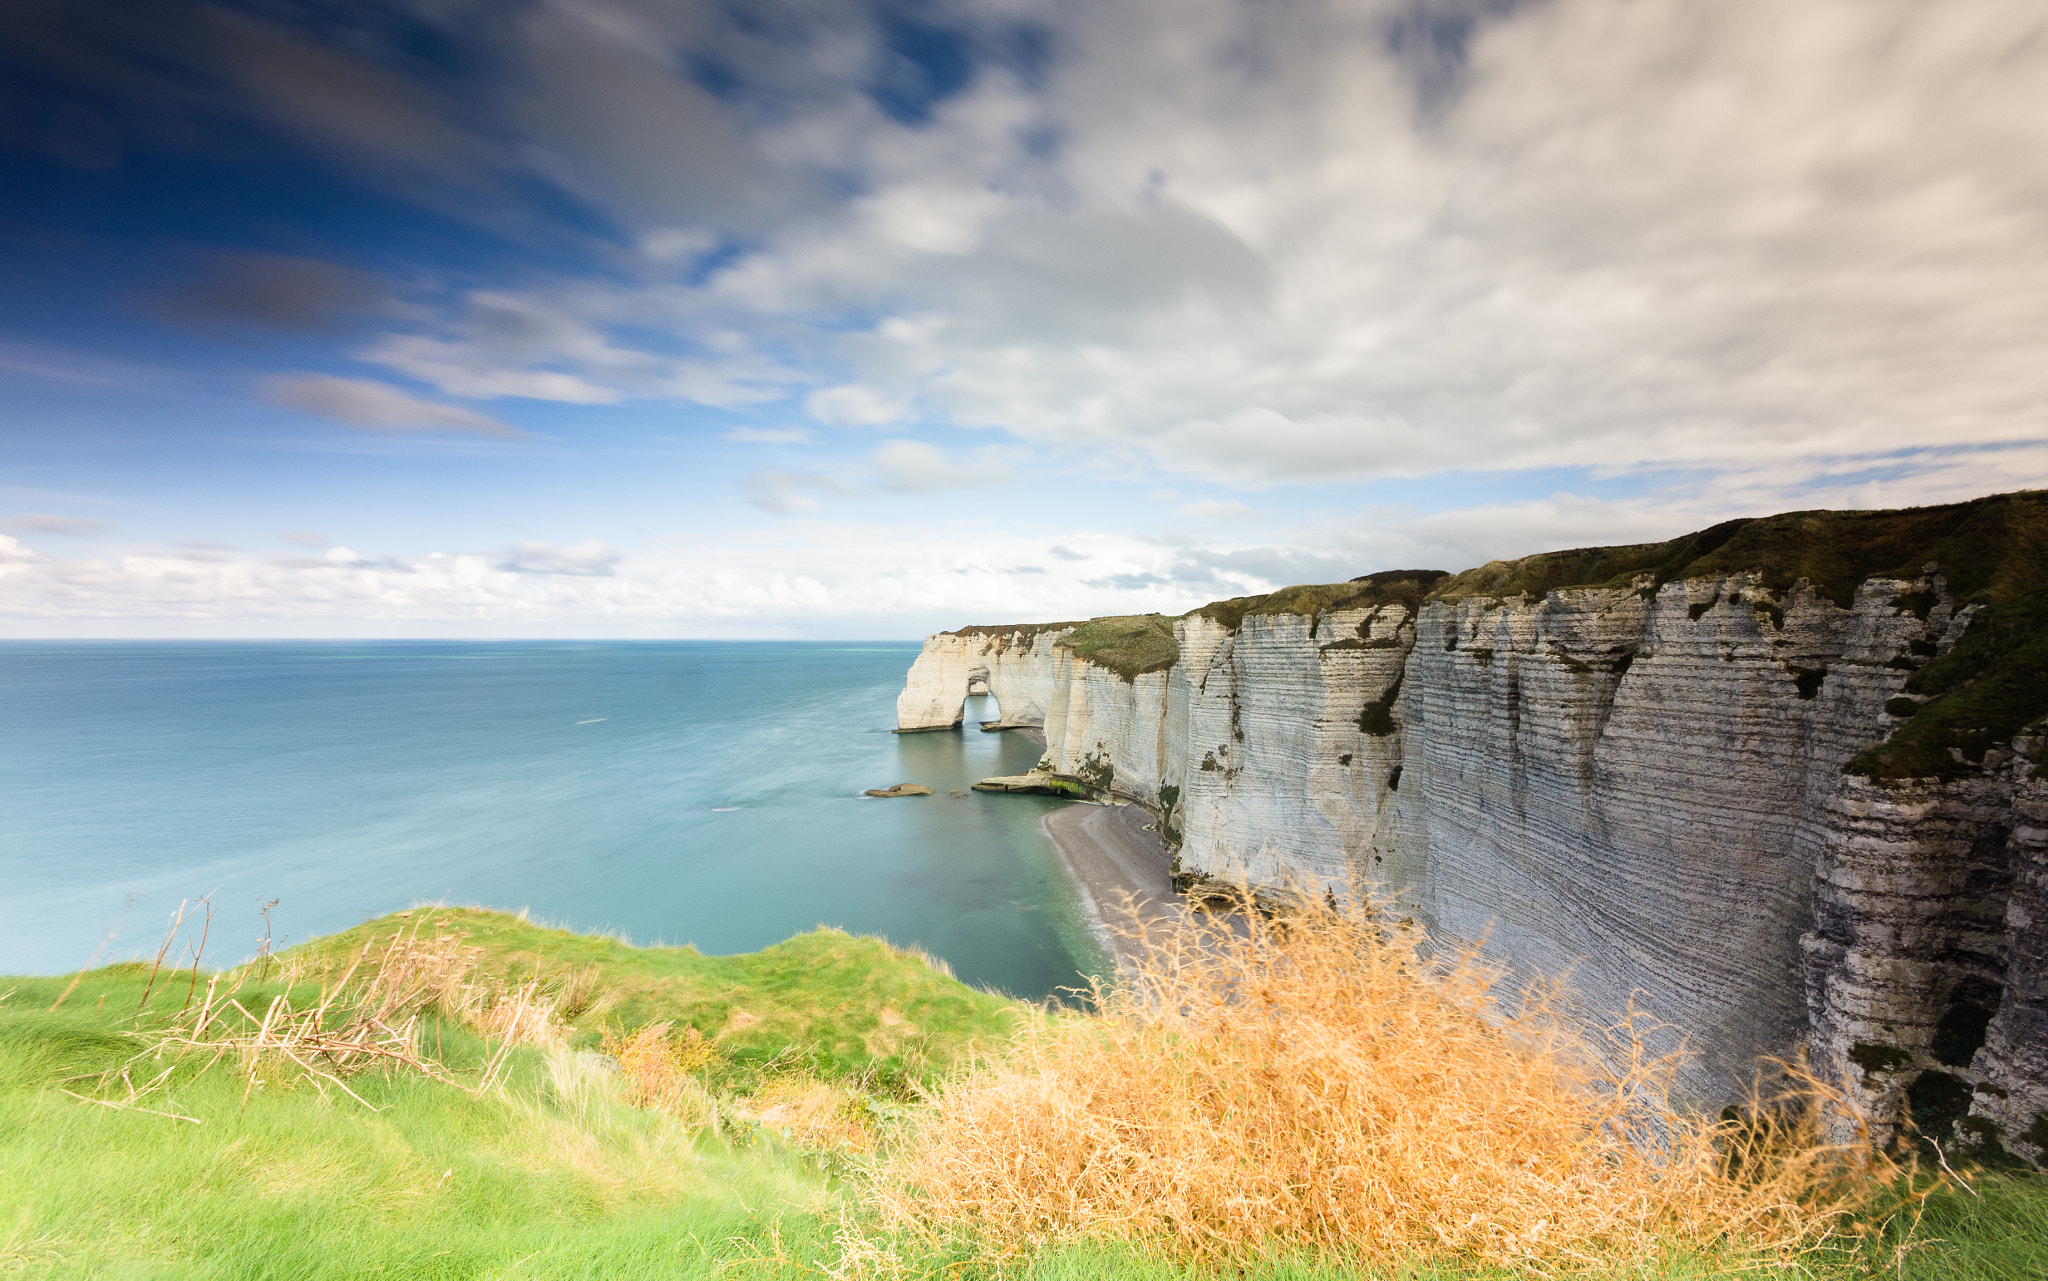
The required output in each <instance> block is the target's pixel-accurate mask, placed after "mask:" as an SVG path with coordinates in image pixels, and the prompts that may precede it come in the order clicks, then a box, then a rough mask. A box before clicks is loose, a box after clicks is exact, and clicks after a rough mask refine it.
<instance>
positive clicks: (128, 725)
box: [0, 641, 1100, 996]
mask: <svg viewBox="0 0 2048 1281" xmlns="http://www.w3.org/2000/svg"><path fill="white" fill-rule="evenodd" d="M916 654H917V647H916V646H915V645H914V644H869V645H857V644H829V643H826V644H810V643H773V642H768V643H761V642H738V643H716V642H697V641H687V642H657V643H615V642H602V643H549V642H520V643H474V642H361V643H325V642H290V643H277V644H258V643H115V642H93V643H64V644H54V643H29V642H12V643H6V644H0V726H4V730H0V877H4V879H5V885H6V900H5V902H6V905H7V906H6V911H5V917H6V920H7V927H6V928H5V929H4V930H0V973H30V972H45V973H47V972H56V971H61V970H64V969H69V968H73V967H76V966H79V965H82V964H83V963H84V962H85V961H86V960H87V958H88V957H89V956H90V955H91V954H92V952H93V949H94V948H95V947H96V946H97V945H98V944H99V943H100V940H101V939H102V938H104V937H105V936H106V935H107V932H108V931H109V930H117V933H116V935H115V939H114V942H113V944H112V945H111V947H110V948H109V949H108V951H107V953H106V956H107V957H108V958H109V959H111V958H113V957H118V956H122V955H135V954H137V953H139V952H144V951H147V952H150V953H153V952H154V950H155V947H156V943H157V940H158V939H159V938H160V936H161V934H162V931H163V924H164V919H165V917H166V916H167V914H168V913H169V912H170V911H171V909H172V908H174V907H175V906H176V905H177V903H178V901H179V899H180V898H182V897H184V896H187V895H192V896H196V895H200V894H205V893H208V892H209V891H212V892H213V898H214V902H215V903H216V904H217V905H218V908H217V910H218V915H217V917H216V923H215V927H214V944H213V946H212V947H211V948H210V949H209V952H208V955H209V957H210V958H211V959H214V960H217V961H221V962H229V961H234V960H239V959H241V957H243V956H245V955H247V954H248V953H249V952H250V951H251V950H253V948H254V945H255V940H256V938H257V936H258V935H259V934H260V933H261V932H262V927H261V923H260V920H259V918H258V916H257V914H256V908H257V905H258V903H259V902H260V901H262V900H266V899H273V898H274V899H278V900H280V902H279V905H278V907H277V908H276V909H275V910H274V911H273V912H272V919H273V920H274V921H275V922H276V926H275V928H276V930H277V932H278V934H280V935H289V936H290V938H291V939H293V940H297V939H303V938H305V937H307V936H308V935H312V934H319V933H324V932H327V931H330V930H335V929H339V928H342V927H345V926H348V925H353V924H355V923H356V922H358V921H360V920H362V919H363V918H364V917H366V916H369V915H375V914H379V913H383V912H388V911H391V910H394V909H396V908H402V907H405V906H407V905H409V904H411V903H414V902H417V901H422V900H439V899H444V898H445V899H448V900H451V901H453V902H458V903H484V904H489V905H492V906H497V907H505V908H519V907H530V908H531V909H532V910H533V913H534V915H535V916H536V917H537V918H539V919H543V920H547V921H550V922H556V923H560V924H563V925H567V926H569V927H571V928H574V929H584V930H609V931H616V932H620V933H623V934H625V935H627V936H628V937H630V938H632V939H633V940H635V941H636V942H643V943H644V942H656V941H659V942H670V943H685V942H687V943H694V944H696V945H697V946H698V947H699V948H702V949H703V950H704V951H707V952H737V951H748V950H751V949H754V948H758V947H763V946H765V945H767V944H769V943H773V942H775V941H777V940H779V939H782V938H786V937H788V936H789V935H790V934H792V933H795V932H797V931H799V930H805V929H809V928H810V927H811V926H813V925H816V924H818V923H820V922H824V923H828V924H833V925H839V926H843V927H845V928H846V929H849V930H852V931H854V932H856V933H876V934H882V935H886V936H887V937H888V938H890V939H891V940H893V941H896V942H899V943H917V944H920V945H922V946H924V947H925V948H927V949H929V950H931V951H933V952H935V953H937V954H938V955H940V956H943V957H945V958H946V959H947V960H948V961H949V962H951V963H952V965H953V967H954V968H955V970H956V971H957V972H958V973H959V975H960V977H961V978H963V979H965V980H967V981H968V982H972V983H981V984H987V985H991V986H995V987H999V988H1001V989H1003V990H1005V991H1009V992H1014V993H1018V994H1021V995H1030V996H1041V995H1044V994H1046V993H1047V992H1050V991H1051V990H1052V989H1053V988H1055V987H1057V986H1060V985H1063V984H1068V983H1072V982H1074V981H1075V977H1076V974H1077V971H1078V970H1080V969H1082V968H1086V967H1093V966H1095V965H1097V964H1099V963H1100V961H1099V957H1098V956H1097V954H1096V952H1095V950H1094V946H1093V944H1092V943H1090V942H1089V941H1088V935H1087V931H1086V930H1085V928H1084V927H1083V926H1082V923H1081V921H1080V919H1079V915H1078V906H1077V904H1076V902H1075V898H1074V894H1073V891H1072V889H1071V888H1070V886H1069V884H1068V883H1067V881H1066V880H1065V878H1064V876H1063V875H1062V873H1061V871H1060V869H1059V865H1058V863H1057V855H1056V854H1055V853H1054V851H1053V850H1052V848H1051V846H1050V845H1049V844H1048V843H1047V842H1046V840H1045V837H1044V836H1043V834H1042V833H1041V832H1040V831H1039V829H1038V821H1039V818H1040V817H1041V816H1042V815H1043V814H1044V813H1045V811H1046V810H1047V809H1048V808H1049V807H1051V806H1053V805H1055V804H1059V803H1060V802H1055V801H1051V800H1046V799H1041V798H1036V797H1022V796H988V795H983V794H980V793H974V792H968V791H967V787H968V784H970V783H972V782H973V781H975V780H976V779H978V778H983V777H986V776H988V775H990V774H999V773H1000V774H1011V773H1019V772H1021V771H1023V770H1025V769H1028V768H1030V766H1031V764H1032V762H1033V761H1034V760H1036V759H1037V755H1038V748H1037V747H1035V746H1033V745H1032V744H1031V743H1029V742H1027V741H1025V740H1023V739H1021V738H1019V737H1017V736H1016V735H1013V734H983V733H980V732H978V731H975V730H969V731H968V732H966V733H936V734H903V735H898V734H891V733H889V732H888V731H889V728H890V726H892V725H893V724H894V723H895V698H896V693H897V691H898V690H899V689H900V688H901V686H902V681H903V674H904V672H905V671H906V670H907V669H908V667H909V666H910V662H911V660H912V659H913V658H914V657H915V656H916ZM983 701H984V700H976V702H977V703H979V702H983ZM976 711H977V708H975V707H973V706H970V707H969V709H968V718H967V720H968V724H970V725H972V724H973V723H974V722H975V721H976V720H977V719H979V717H977V716H976V714H975V713H976ZM984 714H986V715H993V710H992V709H984ZM904 781H909V782H918V783H924V784H926V785H928V786H931V787H933V788H935V789H936V790H937V793H938V794H937V795H935V796H932V797H927V798H917V799H897V800H869V799H865V798H863V797H861V796H860V792H861V791H862V789H864V788H869V787H880V786H885V785H887V784H890V783H896V782H904ZM953 788H957V789H959V790H961V791H962V792H964V793H966V795H965V796H963V797H961V798H953V797H949V796H947V795H946V793H947V791H948V789H953Z"/></svg>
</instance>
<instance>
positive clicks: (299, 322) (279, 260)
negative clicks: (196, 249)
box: [147, 253, 390, 334]
mask: <svg viewBox="0 0 2048 1281" xmlns="http://www.w3.org/2000/svg"><path fill="white" fill-rule="evenodd" d="M147 303H148V306H149V309H150V310H151V311H152V312H153V313H155V314H156V315H158V316H160V317H162V318H163V319H166V320H170V321H172V322H174V323H177V324H182V325H192V326H201V327H205V326H216V325H247V326H254V327H257V328H263V329H273V330H279V331H283V332H286V333H302V334H319V333H325V332H330V331H332V330H334V329H335V328H337V327H338V326H339V325H340V323H341V322H342V321H343V320H345V319H347V318H349V317H353V316H364V315H369V314H371V313H375V312H379V311H386V310H389V309H390V305H389V300H388V298H387V296H386V292H385V290H384V288H383V286H382V285H381V284H380V283H379V282H378V280H377V278H376V277H374V276H372V275H370V274H369V273H368V272H364V271H358V270H356V269H355V268H352V267H345V266H342V265H340V264H338V263H332V262H325V261H322V260H320V259H317V258H302V257H298V256H296V255H292V254H275V253H214V254H208V255H205V256H203V257H201V258H200V259H199V260H198V261H197V262H196V263H195V264H194V265H193V268H192V269H191V271H190V272H189V273H188V274H187V275H186V276H185V278H183V279H181V280H179V281H177V282H175V283H174V284H173V285H172V286H170V287H169V288H166V289H163V290H160V291H158V292H157V293H155V294H153V295H152V296H151V297H150V298H149V299H148V300H147Z"/></svg>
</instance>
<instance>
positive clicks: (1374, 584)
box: [1182, 569, 1451, 631]
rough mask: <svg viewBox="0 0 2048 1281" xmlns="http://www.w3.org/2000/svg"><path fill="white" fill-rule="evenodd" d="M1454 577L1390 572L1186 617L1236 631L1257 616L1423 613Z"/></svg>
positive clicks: (1210, 607) (1233, 601)
mask: <svg viewBox="0 0 2048 1281" xmlns="http://www.w3.org/2000/svg"><path fill="white" fill-rule="evenodd" d="M1450 576H1451V575H1450V574H1449V573H1448V572H1447V571H1445V570H1441V569H1388V570H1382V571H1380V572H1379V573H1377V574H1367V575H1365V576H1364V577H1362V578H1354V579H1352V580H1351V581H1350V582H1348V583H1323V584H1311V585H1308V586H1303V587H1283V588H1281V589H1280V590H1279V591H1277V592H1268V593H1266V594H1265V595H1263V596H1233V597H1232V598H1230V599H1229V600H1219V601H1212V602H1210V603H1209V604H1207V605H1204V606H1202V607H1201V608H1200V609H1194V610H1189V611H1188V612H1187V613H1186V614H1184V615H1182V617H1184V618H1193V617H1195V616H1196V615H1200V616H1201V617H1203V618H1213V619H1215V620H1216V621H1217V622H1219V623H1221V624H1223V625H1224V626H1225V627H1228V628H1230V629H1231V630H1232V631H1236V630H1237V628H1238V626H1239V625H1240V624H1242V623H1243V622H1244V620H1245V619H1247V618H1250V617H1253V616H1255V615H1261V614H1266V615H1271V614H1306V615H1309V616H1310V617H1315V616H1317V615H1321V614H1327V613H1331V612H1333V611H1335V610H1340V609H1370V608H1372V607H1374V606H1376V605H1392V604H1401V605H1406V606H1407V607H1408V608H1409V610H1410V611H1414V610H1417V609H1420V608H1421V607H1422V602H1423V601H1424V600H1425V599H1427V598H1428V596H1429V595H1430V592H1431V589H1433V588H1434V587H1435V586H1436V585H1437V584H1438V583H1440V582H1441V581H1443V580H1444V579H1446V578H1449V577H1450Z"/></svg>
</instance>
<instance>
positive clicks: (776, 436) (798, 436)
mask: <svg viewBox="0 0 2048 1281" xmlns="http://www.w3.org/2000/svg"><path fill="white" fill-rule="evenodd" d="M812 434H813V433H812V432H811V430H810V429H809V428H807V427H735V428H733V429H732V430H731V431H729V432H726V433H724V435H725V439H727V440H737V441H742V442H744V443H747V444H754V445H801V444H804V443H805V442H807V441H809V440H810V439H811V436H812Z"/></svg>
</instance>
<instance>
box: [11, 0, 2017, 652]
mask: <svg viewBox="0 0 2048 1281" xmlns="http://www.w3.org/2000/svg"><path fill="white" fill-rule="evenodd" d="M2043 103H2048V10H2044V9H2043V8H2042V7H2041V6H2040V5H2038V4H2033V3H2026V2H2023V0H1999V2H1987V0H1948V2H1947V3H1943V4H1939V5H1930V4H1926V3H1924V0H1800V2H1799V3H1797V4H1785V3H1782V2H1781V0H1427V2H1424V0H1344V2H1330V3H1317V2H1315V0H934V2H932V3H924V4H919V3H909V2H908V0H735V2H733V3H718V2H714V0H345V2H336V3H319V2H314V0H244V2H242V3H187V2H185V0H12V2H11V3H9V4H7V5H5V6H4V7H0V636H15V637H315V636H319V637H357V636H361V637H368V636H390V637H407V636H418V637H440V636H449V637H454V636H473V637H558V636H559V637H570V636H587V637H650V638H652V637H730V638H741V637H762V638H773V637H789V638H816V639H831V638H838V637H847V638H852V637H860V638H893V637H904V638H908V637H915V636H918V635H921V634H924V633H926V632H930V631H935V630H938V629H941V628H950V627H956V626H960V625H962V624H966V623H975V622H983V623H989V622H1008V621H1035V620H1048V619H1060V618H1084V617H1089V616H1093V615H1100V614H1109V613H1140V612H1149V611H1153V610H1158V611H1163V612H1169V613H1175V612H1180V611H1184V610H1186V609H1189V608H1192V607H1193V606H1196V605H1199V604H1201V603H1203V602H1205V601H1209V600H1213V599H1218V598H1222V597H1229V596H1238V595H1245V594H1249V593H1254V592H1261V591H1268V590H1271V589H1273V588H1275V587H1278V586H1282V585H1285V584H1288V583H1297V582H1327V581H1334V580H1340V579H1345V578H1350V577H1354V576H1356V575H1360V574H1365V573H1369V572H1373V571H1377V570H1383V569H1397V568H1442V569H1452V570H1455V569H1462V568H1465V567H1468V566H1471V565H1475V564H1480V563H1483V562H1485V561H1487V560H1491V559H1495V558H1500V557H1512V556H1519V555H1526V554H1528V553H1531V552H1537V551H1544V550H1550V549H1555V548H1560V547H1571V546H1582V545H1588V544H1612V543H1628V542H1641V541H1649V540H1655V539H1661V538H1667V537H1671V536H1674V535H1677V534H1680V533H1683V532H1686V531H1688V530H1691V529H1696V528H1700V527H1703V526H1705V525H1709V524H1712V523H1714V522H1716V521H1719V520H1723V519H1727V518H1729V517H1734V516H1745V515H1760V514H1765V513H1769V512H1774V511H1782V510H1790V509H1801V508H1816V507H1828V508H1868V507H1896V506H1905V505H1910V504H1917V503H1928V502H1944V501H1952V500H1956V499H1962V498H1969V497H1974V496H1977V495H1980V494H1985V493H1993V492H1999V491H2004V490H2011V489H2020V488H2029V487H2040V486H2043V485H2048V352H2044V336H2048V110H2043V107H2042V104H2043Z"/></svg>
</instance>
